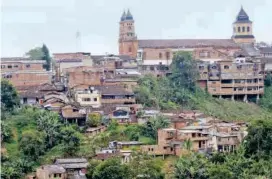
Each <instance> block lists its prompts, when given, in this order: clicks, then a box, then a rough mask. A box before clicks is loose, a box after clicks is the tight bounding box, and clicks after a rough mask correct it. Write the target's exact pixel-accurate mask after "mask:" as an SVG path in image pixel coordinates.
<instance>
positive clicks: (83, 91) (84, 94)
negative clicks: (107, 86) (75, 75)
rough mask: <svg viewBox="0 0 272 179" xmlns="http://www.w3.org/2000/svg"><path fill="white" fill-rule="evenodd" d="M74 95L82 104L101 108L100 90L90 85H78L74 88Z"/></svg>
mask: <svg viewBox="0 0 272 179" xmlns="http://www.w3.org/2000/svg"><path fill="white" fill-rule="evenodd" d="M72 91H73V96H74V99H75V101H76V102H78V103H79V105H80V106H89V107H92V108H99V107H100V106H101V94H100V91H98V90H97V89H95V88H94V87H91V86H88V85H78V86H75V87H73V88H72Z"/></svg>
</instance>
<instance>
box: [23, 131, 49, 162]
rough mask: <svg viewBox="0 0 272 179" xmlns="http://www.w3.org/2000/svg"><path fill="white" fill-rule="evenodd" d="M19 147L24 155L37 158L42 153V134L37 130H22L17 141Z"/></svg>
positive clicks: (43, 146) (33, 158) (43, 145)
mask: <svg viewBox="0 0 272 179" xmlns="http://www.w3.org/2000/svg"><path fill="white" fill-rule="evenodd" d="M19 148H20V150H21V151H22V153H23V154H24V155H26V156H27V157H28V158H30V159H32V160H34V161H35V160H37V159H38V157H39V156H40V155H42V154H43V153H44V149H45V144H44V134H43V133H41V132H38V131H32V130H31V131H24V132H23V133H22V137H21V139H20V141H19Z"/></svg>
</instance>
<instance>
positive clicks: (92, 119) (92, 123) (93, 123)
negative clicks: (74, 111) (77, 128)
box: [87, 113, 102, 127]
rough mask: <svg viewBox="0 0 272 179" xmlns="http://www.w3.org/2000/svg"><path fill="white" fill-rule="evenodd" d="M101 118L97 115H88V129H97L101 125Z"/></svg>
mask: <svg viewBox="0 0 272 179" xmlns="http://www.w3.org/2000/svg"><path fill="white" fill-rule="evenodd" d="M101 119H102V116H101V115H100V114H99V113H91V114H89V115H88V119H87V125H88V126H89V127H97V126H99V125H100V124H101Z"/></svg>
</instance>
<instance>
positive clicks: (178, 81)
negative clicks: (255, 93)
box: [135, 52, 272, 121]
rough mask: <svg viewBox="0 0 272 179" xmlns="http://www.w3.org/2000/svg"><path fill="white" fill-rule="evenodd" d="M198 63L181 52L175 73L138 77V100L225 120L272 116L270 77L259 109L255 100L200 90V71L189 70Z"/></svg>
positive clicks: (173, 71)
mask: <svg viewBox="0 0 272 179" xmlns="http://www.w3.org/2000/svg"><path fill="white" fill-rule="evenodd" d="M195 63H196V62H194V60H192V57H191V56H190V54H189V53H184V52H182V53H178V54H177V55H176V56H175V57H174V60H173V63H172V65H171V69H172V75H170V76H168V77H161V78H157V77H154V76H152V75H149V76H144V77H143V78H141V79H140V80H139V87H138V88H137V89H135V93H136V100H137V102H139V103H141V104H143V105H144V106H147V107H156V108H158V109H180V108H182V109H197V110H200V111H202V112H204V113H205V114H207V115H212V116H214V117H217V118H220V119H224V120H243V121H251V120H254V119H268V118H272V113H271V110H272V104H271V100H270V99H272V95H271V94H272V87H271V86H268V85H269V84H270V85H271V82H269V81H271V76H270V77H267V80H266V82H265V83H266V85H267V87H266V88H265V95H264V96H263V98H262V99H261V101H260V104H261V107H262V108H260V107H259V106H258V105H256V104H254V103H243V102H238V101H229V100H224V99H215V98H213V97H212V96H211V95H209V94H208V93H207V92H205V91H204V90H202V89H200V88H199V87H198V86H197V85H196V79H197V77H198V75H197V73H196V72H195V71H194V70H189V69H191V68H194V69H195V66H196V64H195ZM268 78H269V79H270V80H269V79H268Z"/></svg>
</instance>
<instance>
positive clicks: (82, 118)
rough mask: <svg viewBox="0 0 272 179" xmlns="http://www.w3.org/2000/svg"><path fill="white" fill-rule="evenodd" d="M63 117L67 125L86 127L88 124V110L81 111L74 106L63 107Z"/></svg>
mask: <svg viewBox="0 0 272 179" xmlns="http://www.w3.org/2000/svg"><path fill="white" fill-rule="evenodd" d="M61 116H62V118H63V119H64V121H65V122H66V123H67V122H69V123H76V124H77V125H79V126H84V125H85V123H86V110H85V109H80V108H78V107H76V106H74V105H66V106H64V107H62V108H61Z"/></svg>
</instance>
